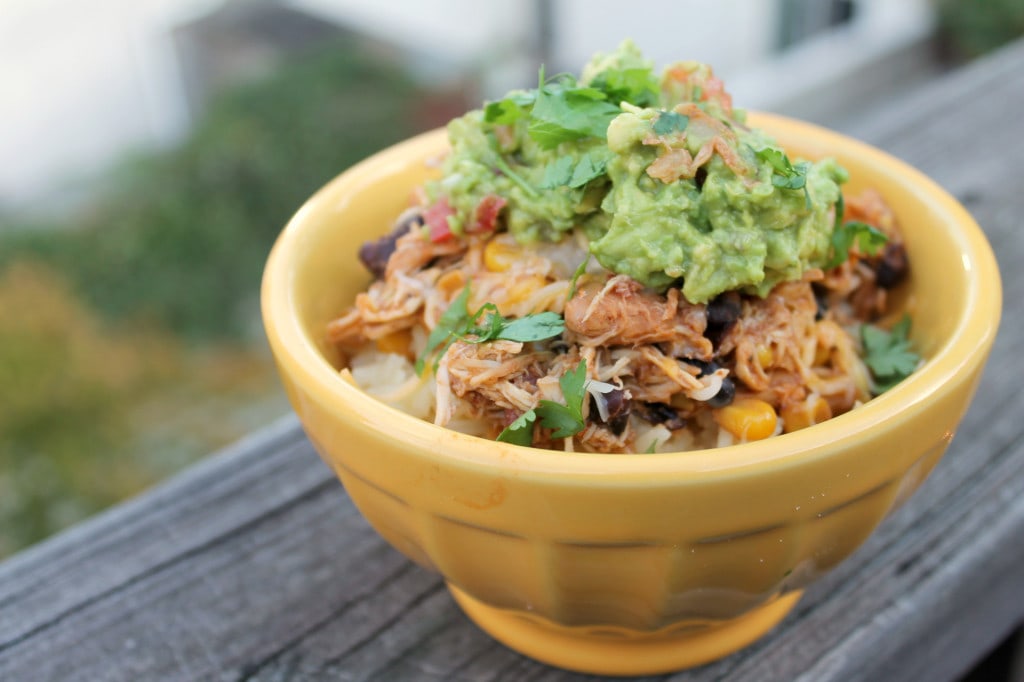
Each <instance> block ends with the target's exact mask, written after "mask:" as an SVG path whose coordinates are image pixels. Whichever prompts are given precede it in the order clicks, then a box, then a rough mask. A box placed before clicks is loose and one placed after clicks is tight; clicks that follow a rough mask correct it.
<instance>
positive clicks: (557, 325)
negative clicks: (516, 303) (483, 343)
mask: <svg viewBox="0 0 1024 682" xmlns="http://www.w3.org/2000/svg"><path fill="white" fill-rule="evenodd" d="M563 331H565V320H563V319H562V316H561V315H559V314H558V313H553V312H549V311H546V312H543V313H535V314H533V315H527V316H525V317H520V318H518V319H515V320H505V321H504V322H503V323H502V324H501V328H500V329H499V330H498V333H497V335H496V336H495V338H497V339H505V340H506V341H520V342H522V343H527V342H530V341H543V340H544V339H550V338H553V337H555V336H559V335H561V333H562V332H563Z"/></svg>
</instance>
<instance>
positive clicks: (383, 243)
mask: <svg viewBox="0 0 1024 682" xmlns="http://www.w3.org/2000/svg"><path fill="white" fill-rule="evenodd" d="M422 224H423V218H422V217H421V216H420V214H419V213H409V214H408V215H405V216H403V217H402V219H400V220H399V221H398V223H396V224H395V228H394V229H393V230H391V232H390V233H389V234H387V235H384V236H383V237H380V238H378V239H371V240H370V241H368V242H366V243H364V244H363V245H362V246H360V247H359V260H360V262H362V264H363V265H364V266H365V267H366V269H367V270H369V271H370V273H371V274H372V275H373V276H374V277H376V278H377V279H383V278H384V273H385V272H386V271H387V267H388V259H389V258H391V254H393V253H394V252H395V242H397V241H398V238H399V237H401V236H402V235H404V234H405V233H406V232H408V231H409V230H410V229H412V228H413V227H419V226H420V225H422Z"/></svg>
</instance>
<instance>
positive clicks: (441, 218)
mask: <svg viewBox="0 0 1024 682" xmlns="http://www.w3.org/2000/svg"><path fill="white" fill-rule="evenodd" d="M453 215H455V210H454V209H453V208H452V207H451V206H450V205H449V204H448V198H447V197H441V198H440V199H438V200H437V201H436V202H435V203H434V205H433V206H431V207H430V208H428V209H427V210H425V211H423V222H424V223H425V224H426V226H427V229H428V230H429V231H430V241H432V242H435V243H436V242H446V241H448V240H449V239H451V238H452V237H454V236H455V234H454V233H453V232H452V228H451V225H449V224H448V216H453Z"/></svg>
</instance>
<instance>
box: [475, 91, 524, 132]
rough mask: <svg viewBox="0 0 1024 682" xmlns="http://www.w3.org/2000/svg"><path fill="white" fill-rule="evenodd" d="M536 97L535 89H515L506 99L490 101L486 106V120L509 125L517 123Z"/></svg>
mask: <svg viewBox="0 0 1024 682" xmlns="http://www.w3.org/2000/svg"><path fill="white" fill-rule="evenodd" d="M535 99H536V93H534V92H533V91H515V92H511V93H509V94H508V96H507V97H505V99H500V100H497V101H495V102H488V103H487V106H485V107H484V121H486V122H487V123H497V124H499V125H509V124H511V123H515V122H516V121H518V120H519V119H520V118H522V117H523V116H524V115H525V114H526V111H525V107H528V106H531V105H532V104H533V102H534V100H535Z"/></svg>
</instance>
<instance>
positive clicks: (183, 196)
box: [0, 48, 417, 557]
mask: <svg viewBox="0 0 1024 682" xmlns="http://www.w3.org/2000/svg"><path fill="white" fill-rule="evenodd" d="M416 96H417V93H416V92H415V91H414V89H413V87H412V86H411V85H410V83H409V82H408V81H407V80H406V79H405V78H404V77H402V75H401V74H400V73H399V72H397V71H396V70H395V69H393V68H390V67H385V66H382V65H381V64H380V63H379V62H374V61H371V60H370V59H368V58H365V57H361V56H359V55H358V54H354V53H352V52H351V51H350V50H347V49H344V48H339V49H334V50H329V51H324V52H321V53H317V54H314V55H312V56H309V55H307V56H306V57H303V59H302V60H301V61H296V62H294V63H290V64H287V65H285V66H284V68H283V69H282V70H281V71H280V72H279V73H278V74H276V75H274V76H273V77H271V78H270V79H268V80H266V81H263V82H259V83H253V84H250V85H247V86H245V87H242V88H238V89H236V90H234V91H232V92H229V93H226V94H225V95H224V96H223V97H220V98H218V99H217V100H216V101H214V102H213V103H212V105H211V107H210V109H209V111H208V113H207V115H206V116H204V118H203V120H202V121H200V122H199V124H198V126H197V127H196V129H195V131H194V133H193V134H192V135H190V136H189V138H188V139H187V140H186V141H184V143H183V144H182V145H181V146H180V147H179V148H176V149H173V150H170V151H168V152H164V153H159V154H149V155H146V156H139V157H136V158H134V159H132V160H129V161H127V162H125V163H124V164H122V165H121V166H120V167H119V168H118V169H116V172H115V173H114V174H113V175H112V176H111V178H110V181H109V183H108V188H107V190H105V191H104V192H103V193H102V196H100V197H99V199H98V200H97V201H96V202H95V204H94V205H93V206H91V207H90V209H88V210H87V211H86V212H84V213H83V214H81V215H78V216H75V217H74V219H72V220H71V221H69V222H68V224H65V225H36V226H32V227H31V228H30V227H23V228H21V229H14V228H12V227H10V226H7V225H5V226H4V227H3V228H2V229H0V320H3V322H2V324H0V528H3V532H2V533H0V557H2V556H3V555H5V554H7V553H10V552H12V551H15V550H17V549H20V548H21V547H24V546H25V545H27V544H30V543H32V542H35V541H37V540H39V539H41V538H43V537H45V536H46V535H49V534H50V533H53V532H54V531H56V530H59V529H61V528H63V527H65V526H66V525H68V524H69V523H72V522H74V521H77V520H79V519H81V518H83V517H85V516H87V515H89V514H92V513H94V512H96V511H98V510H100V509H102V508H104V507H106V506H108V505H110V504H112V503H114V502H116V501H119V500H122V499H124V498H125V497H126V496H128V495H131V494H134V493H136V492H138V491H140V490H142V489H144V488H145V487H147V486H149V485H152V484H153V483H155V482H156V481H158V480H159V479H161V478H162V477H164V476H166V475H167V474H169V473H171V472H173V471H174V470H176V469H178V468H180V467H181V466H183V465H185V464H187V463H188V462H190V461H193V460H194V459H196V458H198V457H200V456H202V455H205V454H207V453H209V452H210V451H212V450H213V449H215V448H217V447H220V446H221V445H223V444H225V443H227V442H230V441H231V440H233V439H236V438H238V437H239V436H240V435H242V434H243V433H245V432H246V431H248V430H250V429H252V428H255V427H256V426H258V425H259V424H261V423H265V420H266V418H267V417H268V416H270V415H272V414H282V413H283V412H284V411H285V409H286V404H285V402H284V400H283V396H282V394H281V391H280V388H279V385H278V382H277V378H276V376H275V374H274V371H273V366H272V363H271V362H270V360H269V357H268V356H267V353H266V349H265V348H264V346H263V342H262V339H259V340H258V341H257V343H256V344H255V347H254V346H253V344H252V343H251V341H252V339H251V338H247V331H249V330H251V329H253V328H255V327H256V326H257V324H258V316H257V313H256V312H255V311H256V306H255V305H254V304H255V301H256V299H257V296H258V292H259V284H260V276H261V273H262V268H263V264H264V261H265V258H266V255H267V253H268V251H269V249H270V247H271V245H272V243H273V240H274V239H275V238H276V236H277V234H278V233H279V232H280V230H281V229H282V228H283V226H284V224H285V223H286V221H287V220H288V218H289V217H290V216H291V215H292V214H293V213H294V212H295V210H296V209H297V208H298V207H299V206H300V205H301V203H302V202H303V201H304V200H305V199H306V198H307V197H309V196H310V195H311V194H312V193H313V192H314V191H315V190H316V189H317V188H319V187H320V186H322V185H323V184H324V183H325V182H327V181H328V180H329V179H330V178H331V177H333V176H334V175H336V174H338V173H339V172H341V171H342V170H344V169H345V168H346V167H347V166H349V165H351V164H352V163H354V162H356V161H358V160H360V159H362V158H364V157H366V156H368V155H370V154H372V153H374V152H376V151H378V150H379V149H380V148H382V147H384V146H386V145H388V144H391V143H393V142H395V141H397V140H399V139H401V138H404V137H407V136H408V135H409V134H410V133H412V132H414V128H415V127H416V126H415V122H414V115H415V112H416V110H417V109H416V106H415V98H416Z"/></svg>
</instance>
